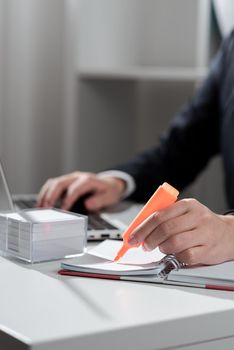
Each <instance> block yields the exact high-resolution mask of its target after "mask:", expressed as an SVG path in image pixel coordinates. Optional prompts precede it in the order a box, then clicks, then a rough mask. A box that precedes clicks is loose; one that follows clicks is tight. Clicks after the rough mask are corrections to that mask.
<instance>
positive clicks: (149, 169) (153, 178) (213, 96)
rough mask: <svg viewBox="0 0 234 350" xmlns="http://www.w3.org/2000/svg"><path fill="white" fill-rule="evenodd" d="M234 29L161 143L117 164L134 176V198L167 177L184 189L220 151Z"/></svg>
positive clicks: (147, 194)
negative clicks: (222, 94) (224, 90)
mask: <svg viewBox="0 0 234 350" xmlns="http://www.w3.org/2000/svg"><path fill="white" fill-rule="evenodd" d="M233 36H234V35H233V33H232V34H231V35H230V37H228V38H227V39H226V41H224V43H223V44H222V47H221V49H220V50H219V52H218V53H217V55H216V56H215V58H214V59H213V61H212V63H211V66H210V71H209V74H208V76H207V78H206V79H205V81H204V82H203V84H202V86H201V87H200V89H199V90H198V91H197V93H196V94H195V96H194V98H193V99H192V101H191V102H190V103H189V104H188V105H187V106H185V107H184V108H183V109H182V110H181V111H180V113H178V114H177V115H176V117H175V118H174V120H173V121H172V123H171V125H170V127H169V129H168V131H167V132H166V133H164V135H162V137H161V140H160V143H159V145H157V146H156V147H154V148H152V149H150V150H148V151H145V152H144V153H142V154H140V155H138V156H137V157H136V158H134V159H133V160H131V161H130V162H128V163H126V164H123V165H120V166H119V167H117V169H118V170H121V171H125V172H127V173H128V174H130V175H131V176H133V178H134V180H135V183H136V189H135V191H134V193H133V194H132V195H131V199H133V200H136V201H145V200H147V199H148V198H149V197H150V196H151V195H152V193H153V192H154V191H155V189H156V188H157V187H158V186H159V185H160V184H162V183H163V182H164V181H167V182H169V183H170V184H171V185H173V186H175V187H176V188H177V189H179V190H181V189H183V188H184V187H186V186H187V185H188V184H189V183H191V182H192V181H193V180H194V179H195V177H196V176H197V175H198V174H199V173H200V172H201V170H202V169H204V167H205V166H206V165H207V163H208V161H209V160H210V158H211V157H212V156H214V155H216V154H218V153H219V151H220V130H219V129H220V114H221V113H220V90H221V85H222V76H223V74H224V70H225V56H226V52H227V50H228V46H229V44H230V42H231V41H233Z"/></svg>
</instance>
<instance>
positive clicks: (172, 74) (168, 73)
mask: <svg viewBox="0 0 234 350" xmlns="http://www.w3.org/2000/svg"><path fill="white" fill-rule="evenodd" d="M206 73H207V69H206V68H203V69H201V68H177V67H175V68H173V67H160V68H157V67H124V68H122V67H120V68H116V67H115V68H97V69H94V68H90V67H82V69H80V70H79V72H78V74H79V78H80V79H121V80H161V81H190V82H194V81H199V80H202V79H204V77H205V76H206Z"/></svg>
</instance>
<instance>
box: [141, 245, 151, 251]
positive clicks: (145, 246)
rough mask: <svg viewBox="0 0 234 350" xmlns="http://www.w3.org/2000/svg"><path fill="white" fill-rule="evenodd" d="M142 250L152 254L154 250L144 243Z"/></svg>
mask: <svg viewBox="0 0 234 350" xmlns="http://www.w3.org/2000/svg"><path fill="white" fill-rule="evenodd" d="M142 249H143V250H144V251H145V252H150V251H151V250H152V249H151V248H150V247H149V246H148V244H147V243H144V244H143V245H142Z"/></svg>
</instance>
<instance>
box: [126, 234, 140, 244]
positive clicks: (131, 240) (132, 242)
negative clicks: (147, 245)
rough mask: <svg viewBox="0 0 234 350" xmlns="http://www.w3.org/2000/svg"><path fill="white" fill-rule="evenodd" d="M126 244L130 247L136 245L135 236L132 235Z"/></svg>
mask: <svg viewBox="0 0 234 350" xmlns="http://www.w3.org/2000/svg"><path fill="white" fill-rule="evenodd" d="M128 243H129V244H130V245H132V244H137V243H138V240H137V239H136V237H135V235H132V236H130V237H129V239H128Z"/></svg>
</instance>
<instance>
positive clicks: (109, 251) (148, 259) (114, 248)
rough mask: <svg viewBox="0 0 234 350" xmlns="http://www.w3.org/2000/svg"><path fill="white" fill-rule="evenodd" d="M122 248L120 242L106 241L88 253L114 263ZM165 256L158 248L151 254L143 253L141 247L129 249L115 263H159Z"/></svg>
mask: <svg viewBox="0 0 234 350" xmlns="http://www.w3.org/2000/svg"><path fill="white" fill-rule="evenodd" d="M121 246H122V241H114V240H106V241H104V242H102V243H100V244H98V245H97V246H96V247H95V248H93V249H91V250H90V251H89V252H88V253H89V254H90V255H95V256H98V257H100V258H104V259H107V260H111V261H114V258H115V256H116V254H117V252H118V250H119V249H120V248H121ZM164 256H165V254H163V253H161V252H160V251H159V249H158V248H156V249H154V250H152V251H151V252H145V251H144V250H143V249H142V247H138V248H131V249H129V250H128V252H127V253H126V254H125V255H124V256H123V257H122V258H121V259H120V260H119V261H118V262H117V263H115V264H116V265H119V264H135V265H138V266H139V265H144V264H150V263H152V262H157V261H160V260H161V259H162V258H164Z"/></svg>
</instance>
